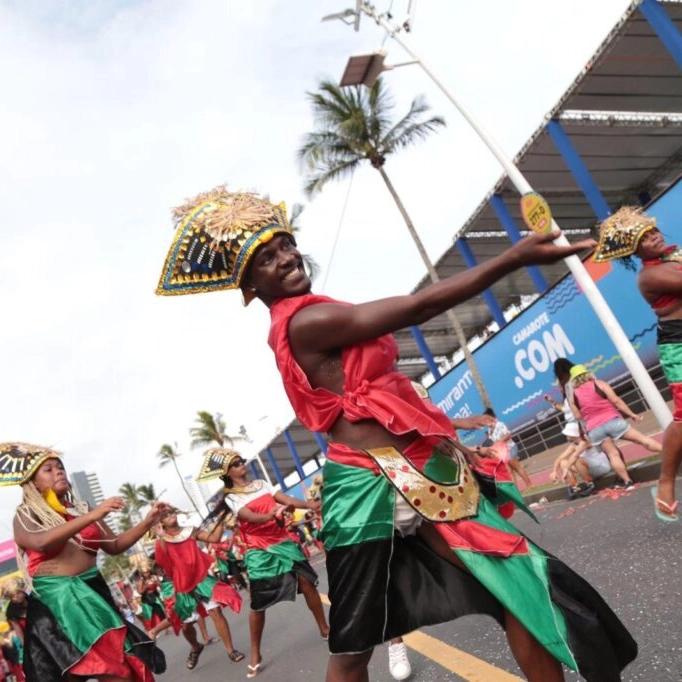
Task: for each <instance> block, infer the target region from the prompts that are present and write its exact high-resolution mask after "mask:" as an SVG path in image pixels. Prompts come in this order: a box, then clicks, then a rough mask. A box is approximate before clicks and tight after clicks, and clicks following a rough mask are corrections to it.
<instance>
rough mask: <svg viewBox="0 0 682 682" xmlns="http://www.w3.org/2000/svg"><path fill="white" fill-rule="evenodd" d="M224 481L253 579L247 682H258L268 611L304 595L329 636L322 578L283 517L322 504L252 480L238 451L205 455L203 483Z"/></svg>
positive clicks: (220, 450)
mask: <svg viewBox="0 0 682 682" xmlns="http://www.w3.org/2000/svg"><path fill="white" fill-rule="evenodd" d="M216 478H220V479H221V480H222V482H223V483H224V484H225V500H224V502H225V507H226V510H229V511H230V512H232V513H233V514H235V515H236V516H237V519H238V526H237V528H235V530H234V532H235V533H238V534H239V535H240V536H241V539H242V541H243V542H244V544H245V545H246V552H245V554H244V563H245V565H246V572H247V573H248V576H249V590H250V592H251V611H250V612H249V630H250V633H251V661H250V663H249V666H248V673H247V675H246V676H247V677H248V678H253V677H256V676H257V675H258V674H259V673H260V671H261V666H262V656H261V641H262V638H263V629H264V628H265V611H266V610H267V609H268V608H270V607H271V606H274V605H275V604H277V603H279V602H281V601H294V600H295V599H296V593H297V592H299V593H302V594H303V596H304V598H305V601H306V604H307V606H308V608H309V609H310V611H311V612H312V614H313V618H314V619H315V623H316V624H317V627H318V629H319V631H320V635H321V636H322V637H323V638H325V639H326V638H327V636H328V635H329V626H328V625H327V619H326V618H325V615H324V609H323V607H322V601H321V599H320V594H319V593H318V591H317V589H316V585H317V573H315V571H314V570H313V568H312V566H311V565H310V564H309V563H308V561H307V560H306V558H305V556H304V555H303V552H302V551H301V547H300V545H299V544H298V543H295V542H294V541H293V540H291V539H290V538H289V536H288V534H287V531H286V528H285V526H284V518H283V517H284V512H285V511H287V510H291V509H294V508H297V509H313V510H317V509H319V507H320V503H319V502H315V501H306V502H304V501H303V500H299V499H297V498H295V497H290V496H289V495H285V494H284V493H282V492H275V491H274V490H273V489H272V487H271V486H270V484H269V483H268V482H267V481H263V480H261V479H257V480H254V481H249V480H248V470H247V466H246V460H244V458H243V457H242V456H241V455H240V454H239V453H238V452H235V451H234V450H230V449H228V448H211V449H210V450H207V451H206V454H205V456H204V463H203V465H202V467H201V472H200V473H199V476H198V477H197V480H198V481H200V482H205V481H210V480H214V479H216Z"/></svg>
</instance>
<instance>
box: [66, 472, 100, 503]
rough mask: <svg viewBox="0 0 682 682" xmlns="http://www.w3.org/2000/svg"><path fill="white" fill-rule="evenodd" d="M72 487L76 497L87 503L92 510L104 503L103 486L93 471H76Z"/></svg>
mask: <svg viewBox="0 0 682 682" xmlns="http://www.w3.org/2000/svg"><path fill="white" fill-rule="evenodd" d="M71 485H72V487H73V491H74V493H75V495H76V497H77V498H78V499H79V500H80V501H81V502H87V503H88V505H89V506H90V509H94V508H95V507H96V506H97V505H100V504H102V502H104V493H103V492H102V486H101V485H100V484H99V479H98V478H97V474H95V473H93V472H92V471H74V472H73V473H72V474H71Z"/></svg>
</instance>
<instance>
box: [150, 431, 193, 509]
mask: <svg viewBox="0 0 682 682" xmlns="http://www.w3.org/2000/svg"><path fill="white" fill-rule="evenodd" d="M156 456H157V457H158V458H159V469H163V467H165V466H166V465H167V464H173V466H174V467H175V473H176V474H177V475H178V478H179V479H180V485H181V486H182V489H183V490H184V491H185V495H187V497H188V498H189V501H190V502H191V503H192V506H193V507H194V511H196V513H197V514H199V516H201V515H202V514H201V512H200V511H199V509H198V508H197V505H196V503H195V502H194V499H193V498H192V496H191V495H190V494H189V490H187V486H185V479H184V478H183V477H182V474H181V473H180V469H178V461H177V460H178V457H180V452H179V451H178V444H177V443H175V444H174V445H169V444H168V443H164V444H163V445H162V446H161V447H160V448H159V451H158V452H157V453H156Z"/></svg>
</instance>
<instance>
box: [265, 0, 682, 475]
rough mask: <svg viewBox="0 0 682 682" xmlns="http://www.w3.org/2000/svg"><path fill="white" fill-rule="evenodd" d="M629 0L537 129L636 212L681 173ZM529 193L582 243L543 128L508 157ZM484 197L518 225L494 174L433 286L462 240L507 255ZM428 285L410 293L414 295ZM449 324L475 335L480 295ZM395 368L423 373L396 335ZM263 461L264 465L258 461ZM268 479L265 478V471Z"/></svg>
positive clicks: (582, 206) (681, 149) (508, 284)
mask: <svg viewBox="0 0 682 682" xmlns="http://www.w3.org/2000/svg"><path fill="white" fill-rule="evenodd" d="M659 1H660V4H661V5H662V6H663V9H664V10H665V12H666V13H667V14H668V16H669V17H670V18H671V20H672V21H673V22H674V24H675V26H676V27H677V29H678V31H680V30H681V29H682V1H680V0H659ZM638 4H639V3H638V2H633V3H632V4H631V5H630V7H629V8H628V10H627V11H626V12H625V14H624V15H623V17H622V18H621V20H620V21H619V22H618V23H617V24H616V26H615V27H614V28H613V30H612V31H611V32H610V33H609V35H608V36H607V37H606V39H605V40H604V42H603V43H602V45H601V46H600V47H599V49H598V50H597V52H596V53H595V54H594V56H593V57H592V59H590V61H589V62H588V63H587V64H586V65H585V66H584V68H583V70H582V72H581V73H580V75H579V76H578V77H577V78H576V79H575V81H574V82H573V83H572V84H571V86H570V87H569V88H568V90H567V91H566V93H565V94H564V95H563V97H562V98H561V99H560V100H559V102H558V103H557V104H556V106H555V107H554V108H553V109H552V110H551V111H550V112H549V113H548V114H547V116H546V122H549V121H550V120H556V121H558V122H559V123H560V124H561V127H562V128H563V130H564V131H565V133H566V134H567V135H568V137H569V138H570V141H571V143H572V145H573V146H574V147H575V149H576V150H577V152H578V154H579V155H580V157H581V159H582V161H583V163H584V164H585V165H586V167H587V169H588V170H589V172H590V175H591V176H592V179H593V180H594V182H595V183H596V185H597V187H598V188H599V190H600V192H601V194H602V195H603V197H604V199H605V200H606V202H607V203H608V205H609V206H610V207H611V208H612V209H615V208H617V207H618V206H620V205H622V204H626V203H628V204H639V203H642V201H643V200H646V199H647V198H648V197H655V196H656V195H657V194H659V193H660V192H662V191H664V190H665V189H666V188H667V187H669V186H670V185H671V184H672V183H673V182H674V180H675V179H676V178H677V177H678V176H679V172H680V167H681V166H682V70H681V69H680V67H679V66H678V64H677V63H676V61H675V60H674V59H673V57H672V56H671V54H670V53H669V52H668V50H667V49H666V47H665V46H664V45H663V43H662V42H661V40H660V39H659V38H658V36H657V35H656V33H655V32H654V30H653V29H652V28H651V25H650V24H649V22H648V21H647V20H646V19H645V18H644V16H643V14H642V13H641V12H640V11H639V10H638V8H637V7H638ZM514 161H515V163H516V165H517V166H518V168H519V169H520V170H521V172H522V173H523V174H524V175H525V176H526V178H527V179H528V181H529V182H530V184H531V185H532V186H533V188H534V189H535V191H537V192H539V193H540V194H542V195H543V196H544V197H545V199H547V201H548V202H549V205H550V207H551V209H552V213H553V216H554V218H555V220H556V222H557V223H558V225H559V226H560V227H561V228H562V229H563V230H564V231H565V232H566V233H567V234H568V235H569V236H570V235H571V234H574V235H575V234H581V233H582V235H583V236H585V235H586V234H588V233H589V232H590V231H591V230H592V229H593V228H594V226H595V224H596V221H597V218H596V216H595V212H594V211H593V209H592V208H591V206H590V204H589V203H588V200H587V199H586V198H585V195H584V194H583V192H582V191H581V189H580V187H579V186H578V183H577V181H576V179H575V178H574V176H573V175H572V173H571V171H570V170H569V168H568V166H567V165H566V162H565V161H564V159H563V157H562V156H561V154H560V153H559V151H558V150H557V148H556V146H555V145H554V143H553V141H552V139H551V137H550V135H549V133H548V130H547V126H546V125H542V126H541V127H540V128H538V129H537V130H536V131H535V133H534V134H533V135H532V136H531V138H530V139H529V140H528V142H527V143H526V144H525V145H524V147H523V148H522V149H521V151H520V152H519V153H518V154H517V156H516V157H515V159H514ZM492 195H499V196H501V197H502V199H503V201H504V203H505V205H506V207H507V208H508V210H509V212H510V213H511V215H512V216H513V217H514V220H515V222H516V224H517V225H518V226H519V227H520V226H522V225H523V221H522V219H521V216H520V211H519V206H518V203H519V195H518V192H517V191H516V189H515V188H514V186H513V185H512V183H511V182H510V181H509V179H508V178H507V177H506V175H505V176H502V177H501V178H500V179H499V180H498V181H497V182H496V183H495V185H494V186H493V187H492V188H491V190H490V191H489V193H488V194H487V195H486V197H484V198H483V200H482V201H481V203H480V204H479V206H478V207H477V208H476V210H475V211H474V212H473V214H472V215H471V216H470V218H469V219H468V220H467V221H466V222H465V223H464V225H462V226H461V227H460V228H459V229H458V230H457V232H456V234H455V235H454V237H453V245H452V246H451V247H450V248H449V249H448V250H447V251H446V252H445V253H444V254H443V255H442V256H441V258H440V259H439V260H438V262H437V263H436V270H437V272H438V274H439V276H440V277H441V278H445V277H448V276H449V275H452V274H454V273H457V272H461V271H463V270H465V269H466V265H465V263H464V260H463V257H462V256H461V255H460V253H459V251H458V249H457V247H456V246H455V245H454V241H456V240H457V239H458V238H459V237H461V236H466V238H467V241H468V244H469V247H470V249H471V251H472V252H473V254H474V257H475V258H476V260H477V261H479V262H480V261H484V260H486V259H488V258H490V257H492V256H494V255H497V254H499V253H500V252H501V251H503V250H504V249H506V248H508V247H509V243H510V242H509V238H508V237H507V234H506V232H504V231H503V229H502V226H501V225H500V222H499V220H498V218H497V215H496V213H495V212H494V210H493V208H492V207H491V205H490V203H489V202H488V199H489V198H490V197H491V196H492ZM541 272H542V274H543V275H544V277H545V279H546V280H547V283H548V285H549V286H552V285H553V284H554V283H556V282H557V281H558V280H559V279H561V278H562V277H563V276H564V275H565V274H566V273H567V272H568V270H567V268H566V266H565V265H564V264H563V263H558V264H555V265H552V266H542V268H541ZM428 282H429V279H428V278H427V277H424V279H423V280H422V281H421V282H420V283H419V284H418V285H417V286H416V287H415V289H414V291H416V290H419V289H420V288H422V287H423V286H425V285H426V284H428ZM492 290H493V292H494V294H495V297H496V298H497V300H498V302H499V304H500V306H501V307H502V309H503V310H504V309H506V308H508V307H509V306H512V305H514V304H518V303H519V302H520V300H521V297H522V296H527V295H532V294H535V293H537V290H536V288H535V286H534V284H533V282H532V280H531V278H530V276H529V274H528V273H527V272H526V271H518V272H516V273H514V274H513V275H510V276H507V277H506V278H505V279H504V280H501V281H500V282H498V283H496V284H495V285H493V287H492ZM456 313H457V316H458V318H459V320H460V322H461V324H462V326H463V328H464V331H465V334H466V336H467V338H471V337H473V336H475V335H476V334H479V333H481V332H482V331H483V330H484V329H485V327H487V326H488V325H489V324H490V322H491V321H492V316H491V314H490V311H489V309H488V306H487V305H486V303H485V302H484V300H483V298H482V297H477V298H475V299H472V300H471V301H469V302H467V303H465V304H463V305H460V306H458V307H457V309H456ZM420 329H421V331H422V333H423V334H424V337H425V340H426V343H427V345H428V346H429V348H430V350H431V352H432V354H433V355H434V356H435V357H436V359H437V360H441V359H446V358H451V357H452V355H453V354H454V353H456V351H457V350H458V349H459V344H458V343H457V339H456V338H455V335H454V333H452V331H451V328H450V326H449V324H448V322H447V319H446V318H445V316H444V315H440V316H438V317H436V318H434V319H432V320H430V321H429V322H427V323H425V324H423V325H421V327H420ZM395 336H396V339H397V341H398V345H399V348H400V363H401V366H400V369H401V371H402V372H404V373H405V374H407V375H408V376H409V377H410V378H412V379H418V378H420V377H422V376H423V375H424V374H426V373H427V372H428V367H427V366H426V363H425V361H424V360H423V358H422V355H421V353H420V351H419V348H418V347H417V344H416V342H415V340H414V338H413V336H412V334H411V333H410V332H409V331H407V330H404V331H400V332H398V333H397V334H396V335H395ZM288 432H289V434H290V435H291V437H292V440H293V441H294V444H295V446H296V448H297V450H298V454H299V456H300V458H301V460H302V461H304V462H305V461H306V460H308V459H311V458H312V457H313V456H315V455H317V454H318V453H319V447H318V444H317V441H316V440H315V439H314V437H313V435H312V434H310V433H309V432H308V431H307V429H305V428H304V427H303V426H302V425H301V424H300V423H299V422H298V420H294V422H292V424H291V425H290V426H289V427H288ZM269 447H270V448H271V451H272V452H273V454H274V455H275V459H276V461H277V465H278V467H279V468H280V470H281V472H282V474H283V475H284V476H286V475H288V474H290V473H291V472H292V471H294V470H295V467H294V463H293V460H292V457H291V453H290V450H289V447H288V445H287V443H286V441H285V439H284V437H283V436H282V435H279V436H277V437H276V438H275V439H274V440H273V441H272V442H271V443H270V444H269ZM263 459H264V460H265V458H263ZM265 463H266V466H268V469H269V472H270V474H271V476H272V479H273V480H275V476H274V473H273V472H272V469H271V468H270V467H269V465H268V463H267V462H265Z"/></svg>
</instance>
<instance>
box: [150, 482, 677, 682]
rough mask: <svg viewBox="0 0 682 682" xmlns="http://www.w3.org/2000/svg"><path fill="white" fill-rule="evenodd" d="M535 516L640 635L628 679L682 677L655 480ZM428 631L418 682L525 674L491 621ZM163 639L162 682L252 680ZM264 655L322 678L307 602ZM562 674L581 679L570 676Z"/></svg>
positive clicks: (379, 667)
mask: <svg viewBox="0 0 682 682" xmlns="http://www.w3.org/2000/svg"><path fill="white" fill-rule="evenodd" d="M538 517H539V520H540V522H541V525H536V524H534V523H533V522H532V521H531V520H530V519H527V518H525V515H522V514H521V513H519V512H517V513H516V514H515V516H514V522H515V523H516V525H517V526H518V527H519V528H521V529H522V530H523V531H524V532H525V533H527V534H528V535H529V536H530V537H531V538H532V539H533V540H535V541H536V542H537V543H538V544H540V545H541V546H543V547H545V548H546V549H547V550H549V551H551V552H552V553H554V554H556V555H558V556H560V557H561V558H563V559H564V560H566V561H567V562H568V563H569V564H571V566H572V567H573V568H575V569H576V570H577V571H578V572H580V573H581V574H582V575H583V576H585V577H586V578H587V579H588V580H590V581H591V582H592V583H593V584H594V585H595V586H597V587H598V588H599V589H600V590H601V591H602V593H603V594H604V595H605V596H606V598H607V600H608V601H609V603H610V604H611V606H612V607H613V608H614V609H615V610H616V612H617V613H618V614H619V616H620V617H621V619H622V620H623V621H624V622H625V623H626V624H627V626H628V627H629V628H630V630H631V632H632V633H633V635H634V636H635V638H636V639H637V641H638V642H639V647H640V654H639V657H638V659H637V660H636V661H635V662H634V663H633V664H631V665H630V666H629V667H628V668H627V669H626V671H625V673H624V676H623V681H624V682H682V638H681V636H680V635H681V634H682V523H678V524H663V523H661V522H659V521H657V520H656V519H655V518H654V515H653V513H652V501H651V497H650V486H649V485H642V486H637V488H636V489H634V490H633V491H626V492H622V493H620V494H619V495H616V494H613V493H609V491H603V492H602V493H600V495H599V496H594V497H591V498H588V499H586V500H580V501H579V502H577V503H576V502H574V503H569V502H557V503H554V504H551V505H548V506H547V507H545V508H543V509H542V510H541V511H540V512H539V513H538ZM316 568H317V570H318V571H319V572H320V590H321V591H322V592H326V577H325V574H324V565H323V563H322V562H320V561H319V560H318V562H317V565H316ZM225 613H226V615H227V616H228V620H229V621H230V624H231V627H232V630H233V634H234V638H235V642H236V643H237V644H238V647H239V648H241V649H242V650H244V651H245V652H246V650H247V649H248V623H247V618H246V610H245V611H244V612H242V614H240V615H238V616H235V615H234V614H231V613H230V612H229V611H228V610H226V612H225ZM209 627H212V626H209ZM424 632H425V633H426V634H427V635H428V637H423V636H421V635H418V637H419V639H415V640H414V641H413V643H414V644H415V646H417V647H418V648H419V649H420V650H421V651H424V652H425V653H426V654H427V655H424V654H421V653H416V652H415V651H414V650H413V651H411V652H410V653H411V655H410V658H411V660H412V667H413V671H414V674H413V676H412V678H411V679H412V680H414V681H415V682H450V681H453V682H454V681H458V680H469V681H471V682H511V681H512V680H517V679H519V678H520V672H519V670H518V668H517V667H516V665H515V663H514V661H513V660H512V657H511V655H510V653H509V650H508V648H507V645H506V643H505V639H504V636H503V633H502V631H501V630H500V629H499V628H498V627H497V625H496V624H495V623H494V621H492V619H489V618H486V617H471V616H470V617H467V618H464V619H460V620H459V621H457V622H455V623H447V624H445V625H440V626H436V627H431V628H426V629H425V631H424ZM160 644H161V646H162V648H163V649H164V651H165V652H166V656H167V660H168V672H167V673H166V674H165V675H162V676H160V677H159V681H160V682H181V681H187V680H192V679H194V680H202V681H205V682H218V681H220V682H223V681H225V680H242V679H245V678H246V665H245V662H242V663H238V664H234V663H230V662H229V660H228V659H227V656H226V655H225V654H224V650H223V649H222V645H221V644H214V645H212V646H210V647H207V648H206V649H205V650H204V653H203V654H202V656H201V659H200V661H199V665H198V666H197V668H196V669H195V670H194V671H188V670H187V669H186V668H185V657H186V655H187V649H188V647H187V645H186V643H185V642H184V640H182V639H181V638H175V637H173V636H172V635H170V636H167V637H166V636H163V635H162V636H161V638H160ZM448 647H453V648H455V649H456V650H459V651H463V652H467V653H468V654H472V655H473V656H475V657H477V658H479V659H483V660H484V661H486V662H487V663H488V664H492V665H493V666H495V668H496V669H495V670H494V669H491V668H487V669H486V670H485V671H481V670H480V669H478V670H477V669H476V667H475V665H474V666H473V667H472V666H471V665H470V664H471V661H470V660H468V659H463V658H462V657H461V656H459V654H458V651H456V650H454V649H452V648H448ZM263 653H264V664H265V666H264V669H263V672H262V673H261V675H260V676H259V677H258V678H257V679H258V680H259V681H260V682H275V681H277V682H295V681H297V680H306V681H308V680H309V681H312V682H317V681H320V682H321V681H322V680H324V670H325V666H326V659H327V653H326V646H325V643H324V642H323V641H322V640H321V639H320V636H319V634H318V633H317V629H316V627H315V624H314V622H313V620H312V618H311V617H310V616H309V614H308V611H307V609H306V607H305V603H304V602H303V600H299V601H297V602H296V603H295V604H279V605H277V606H276V607H274V608H273V609H271V610H270V611H268V618H267V623H266V631H265V638H264V652H263ZM438 660H440V661H442V662H443V663H445V666H443V665H441V664H439V663H438V662H437V661H438ZM474 663H475V662H474ZM456 671H458V672H459V674H458V672H456ZM370 679H371V680H372V681H373V682H390V681H391V679H392V678H391V676H390V675H389V673H388V666H387V653H386V647H380V648H378V649H377V650H376V652H375V654H374V657H373V660H372V664H371V672H370ZM566 679H567V680H568V681H569V682H575V681H577V680H579V679H581V678H579V676H578V675H575V674H573V673H567V675H566Z"/></svg>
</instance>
